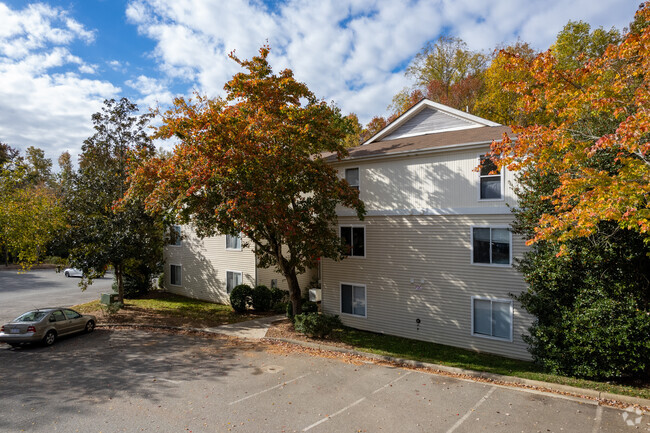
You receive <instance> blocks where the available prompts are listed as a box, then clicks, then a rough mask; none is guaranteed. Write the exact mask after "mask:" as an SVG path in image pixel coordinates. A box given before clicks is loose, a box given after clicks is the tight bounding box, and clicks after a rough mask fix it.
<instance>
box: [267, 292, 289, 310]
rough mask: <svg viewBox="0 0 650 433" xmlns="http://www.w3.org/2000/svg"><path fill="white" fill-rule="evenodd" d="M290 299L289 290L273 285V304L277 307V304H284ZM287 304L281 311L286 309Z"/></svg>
mask: <svg viewBox="0 0 650 433" xmlns="http://www.w3.org/2000/svg"><path fill="white" fill-rule="evenodd" d="M288 300H289V292H287V291H286V290H282V289H278V288H277V287H273V288H272V289H271V305H272V306H273V307H275V306H276V305H277V304H284V303H286V302H287V301H288ZM284 308H286V307H285V306H283V307H282V310H281V311H284Z"/></svg>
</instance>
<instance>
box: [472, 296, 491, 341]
mask: <svg viewBox="0 0 650 433" xmlns="http://www.w3.org/2000/svg"><path fill="white" fill-rule="evenodd" d="M490 304H491V302H490V301H486V300H484V299H474V333H475V334H483V335H492V329H491V321H492V314H491V311H490V310H491V307H490Z"/></svg>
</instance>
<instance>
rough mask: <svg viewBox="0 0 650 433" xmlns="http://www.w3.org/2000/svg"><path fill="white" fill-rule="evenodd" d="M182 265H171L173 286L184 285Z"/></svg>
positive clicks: (170, 274) (170, 276)
mask: <svg viewBox="0 0 650 433" xmlns="http://www.w3.org/2000/svg"><path fill="white" fill-rule="evenodd" d="M182 281H183V280H182V279H181V266H180V265H169V284H171V285H172V286H182V285H183V283H182Z"/></svg>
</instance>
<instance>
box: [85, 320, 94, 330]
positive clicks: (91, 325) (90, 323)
mask: <svg viewBox="0 0 650 433" xmlns="http://www.w3.org/2000/svg"><path fill="white" fill-rule="evenodd" d="M94 330H95V322H94V321H92V320H89V321H88V322H87V323H86V332H93V331H94Z"/></svg>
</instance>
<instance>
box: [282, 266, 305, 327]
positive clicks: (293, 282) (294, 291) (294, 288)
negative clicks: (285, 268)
mask: <svg viewBox="0 0 650 433" xmlns="http://www.w3.org/2000/svg"><path fill="white" fill-rule="evenodd" d="M285 277H286V278H287V284H288V285H289V296H290V298H291V304H292V306H293V315H294V316H295V315H296V314H300V313H302V292H301V291H300V284H299V283H298V277H297V275H296V271H295V270H294V269H290V270H289V273H288V275H285Z"/></svg>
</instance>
